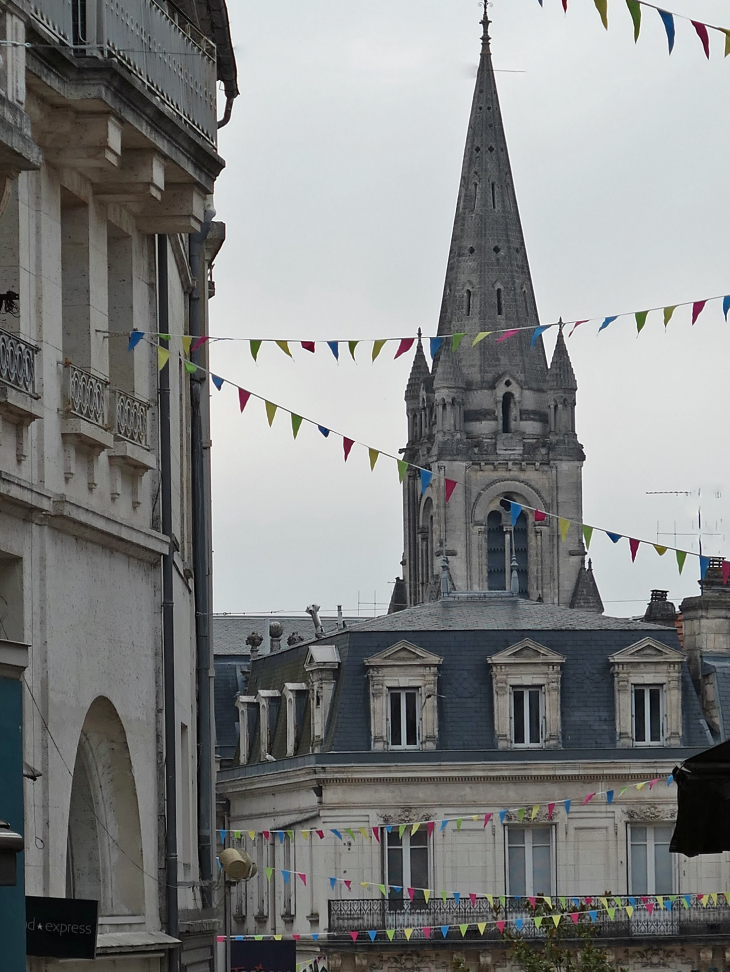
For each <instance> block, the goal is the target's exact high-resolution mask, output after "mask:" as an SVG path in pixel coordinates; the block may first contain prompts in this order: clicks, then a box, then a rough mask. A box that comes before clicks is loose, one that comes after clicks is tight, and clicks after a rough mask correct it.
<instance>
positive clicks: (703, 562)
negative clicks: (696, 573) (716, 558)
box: [700, 557, 710, 580]
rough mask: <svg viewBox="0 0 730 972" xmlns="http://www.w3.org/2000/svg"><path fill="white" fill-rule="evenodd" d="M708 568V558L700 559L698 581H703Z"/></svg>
mask: <svg viewBox="0 0 730 972" xmlns="http://www.w3.org/2000/svg"><path fill="white" fill-rule="evenodd" d="M709 566H710V558H709V557H700V579H701V580H704V579H705V574H706V573H707V568H708V567H709Z"/></svg>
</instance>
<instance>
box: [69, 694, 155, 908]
mask: <svg viewBox="0 0 730 972" xmlns="http://www.w3.org/2000/svg"><path fill="white" fill-rule="evenodd" d="M142 867H143V858H142V834H141V830H140V821H139V807H138V803H137V786H136V783H135V779H134V773H133V770H132V762H131V759H130V755H129V749H128V746H127V736H126V733H125V731H124V726H123V725H122V723H121V720H120V718H119V715H118V714H117V711H116V709H115V708H114V706H113V705H112V703H111V702H110V701H109V699H106V698H104V697H99V698H97V699H95V701H94V702H93V703H92V705H91V707H90V708H89V711H88V712H87V714H86V719H85V720H84V724H83V727H82V729H81V735H80V737H79V744H78V749H77V752H76V762H75V764H74V774H73V782H72V784H71V799H70V803H69V819H68V843H67V856H66V896H67V897H70V898H92V899H94V900H96V901H98V902H99V915H100V917H106V916H130V915H135V916H138V915H144V913H145V908H144V881H143V876H144V875H143V870H142Z"/></svg>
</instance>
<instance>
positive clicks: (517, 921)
mask: <svg viewBox="0 0 730 972" xmlns="http://www.w3.org/2000/svg"><path fill="white" fill-rule="evenodd" d="M524 923H525V922H524V919H522V918H515V928H516V929H517V931H522V926H523V925H524Z"/></svg>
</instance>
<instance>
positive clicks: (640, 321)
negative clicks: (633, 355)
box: [634, 311, 649, 334]
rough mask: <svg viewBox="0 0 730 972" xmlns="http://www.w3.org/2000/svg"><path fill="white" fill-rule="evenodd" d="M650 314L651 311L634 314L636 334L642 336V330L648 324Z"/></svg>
mask: <svg viewBox="0 0 730 972" xmlns="http://www.w3.org/2000/svg"><path fill="white" fill-rule="evenodd" d="M648 313H649V311H637V312H636V313H635V314H634V317H635V318H636V333H637V334H641V329H642V327H643V326H644V325H645V324H646V315H647V314H648Z"/></svg>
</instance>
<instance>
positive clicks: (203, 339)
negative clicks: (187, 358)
mask: <svg viewBox="0 0 730 972" xmlns="http://www.w3.org/2000/svg"><path fill="white" fill-rule="evenodd" d="M209 340H210V337H209V335H207V334H203V335H202V336H201V337H199V338H198V339H197V341H196V342H195V344H193V346H192V348H191V349H190V353H191V354H195V352H196V351H197V350H198V348H202V346H203V345H204V344H205V342H206V341H209Z"/></svg>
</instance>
